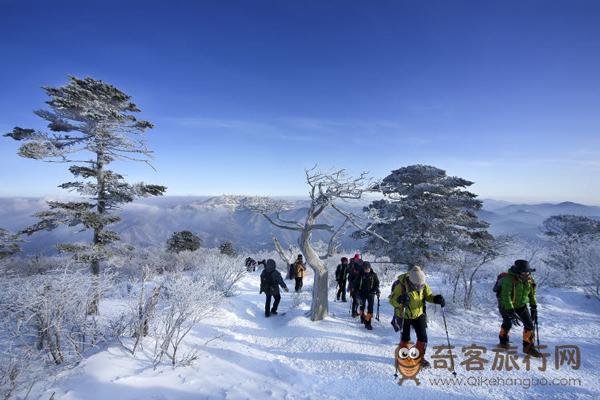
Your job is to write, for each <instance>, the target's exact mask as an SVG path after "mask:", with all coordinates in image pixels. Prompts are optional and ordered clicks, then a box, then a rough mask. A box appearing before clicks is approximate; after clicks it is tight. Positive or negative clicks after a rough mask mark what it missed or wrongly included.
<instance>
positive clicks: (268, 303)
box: [265, 293, 281, 314]
mask: <svg viewBox="0 0 600 400" xmlns="http://www.w3.org/2000/svg"><path fill="white" fill-rule="evenodd" d="M271 297H273V298H274V299H275V301H274V302H273V308H271ZM280 301H281V295H280V294H279V293H276V294H274V295H270V294H268V295H267V299H266V300H265V314H269V313H271V311H277V307H279V302H280Z"/></svg>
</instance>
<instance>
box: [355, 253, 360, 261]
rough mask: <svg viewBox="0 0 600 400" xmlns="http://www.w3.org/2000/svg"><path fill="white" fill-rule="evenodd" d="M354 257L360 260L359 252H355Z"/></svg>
mask: <svg viewBox="0 0 600 400" xmlns="http://www.w3.org/2000/svg"><path fill="white" fill-rule="evenodd" d="M354 259H355V260H360V253H358V252H357V253H356V254H355V255H354Z"/></svg>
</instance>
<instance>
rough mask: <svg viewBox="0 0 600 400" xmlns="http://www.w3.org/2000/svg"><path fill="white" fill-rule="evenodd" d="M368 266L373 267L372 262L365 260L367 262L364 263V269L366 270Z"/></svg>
mask: <svg viewBox="0 0 600 400" xmlns="http://www.w3.org/2000/svg"><path fill="white" fill-rule="evenodd" d="M367 268H369V269H372V268H371V263H370V262H368V261H365V262H364V263H363V270H365V269H367Z"/></svg>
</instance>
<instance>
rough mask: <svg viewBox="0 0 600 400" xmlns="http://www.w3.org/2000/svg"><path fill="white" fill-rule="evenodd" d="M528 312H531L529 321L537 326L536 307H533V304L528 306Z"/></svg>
mask: <svg viewBox="0 0 600 400" xmlns="http://www.w3.org/2000/svg"><path fill="white" fill-rule="evenodd" d="M529 310H530V311H531V320H532V321H533V322H535V323H536V324H537V323H538V319H537V317H538V313H537V305H535V304H532V305H530V306H529Z"/></svg>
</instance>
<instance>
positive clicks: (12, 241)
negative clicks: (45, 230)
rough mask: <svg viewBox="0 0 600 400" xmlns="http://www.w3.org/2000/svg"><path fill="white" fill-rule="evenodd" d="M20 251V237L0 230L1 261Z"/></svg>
mask: <svg viewBox="0 0 600 400" xmlns="http://www.w3.org/2000/svg"><path fill="white" fill-rule="evenodd" d="M19 251H20V248H19V237H18V236H17V235H13V234H11V233H10V232H8V231H7V230H5V229H2V228H0V260H2V259H3V258H6V257H10V256H12V255H13V254H15V253H18V252H19Z"/></svg>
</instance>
